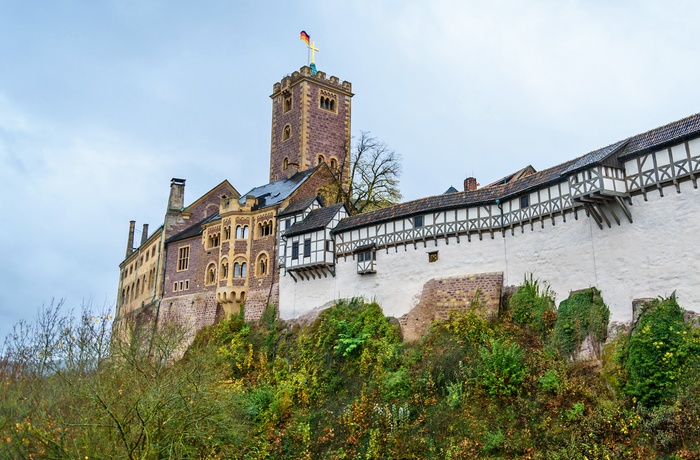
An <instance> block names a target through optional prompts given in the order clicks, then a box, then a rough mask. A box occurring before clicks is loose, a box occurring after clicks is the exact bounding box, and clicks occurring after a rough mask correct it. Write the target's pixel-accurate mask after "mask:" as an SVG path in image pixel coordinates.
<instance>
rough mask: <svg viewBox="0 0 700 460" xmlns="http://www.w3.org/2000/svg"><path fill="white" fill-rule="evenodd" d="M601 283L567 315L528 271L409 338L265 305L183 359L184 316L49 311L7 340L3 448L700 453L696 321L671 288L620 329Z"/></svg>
mask: <svg viewBox="0 0 700 460" xmlns="http://www.w3.org/2000/svg"><path fill="white" fill-rule="evenodd" d="M603 294H604V293H603ZM603 294H601V293H600V292H599V291H597V290H596V289H595V288H590V289H587V290H584V291H579V292H575V293H572V294H571V295H570V296H569V298H568V299H566V300H564V301H563V302H561V304H560V306H559V308H558V310H557V309H556V308H555V302H554V298H553V295H552V293H551V292H549V290H548V289H547V287H546V286H543V285H541V284H540V283H538V282H537V281H536V280H533V279H532V278H530V279H527V280H525V282H524V283H523V285H522V286H520V288H519V289H518V290H517V292H515V294H514V295H513V296H512V297H511V298H510V301H509V308H508V311H505V312H501V314H500V315H499V316H498V317H489V316H488V315H485V314H484V312H483V311H482V310H481V308H480V305H479V304H478V301H476V302H474V305H473V306H472V308H471V309H470V310H467V311H462V312H453V313H452V315H451V316H450V318H449V320H446V321H442V322H436V323H434V324H433V325H432V327H431V329H430V331H429V333H428V334H427V335H426V336H425V337H424V338H423V339H422V340H421V341H420V342H416V343H402V342H401V336H400V329H399V327H398V325H397V324H396V322H395V321H394V320H390V319H387V318H386V317H384V315H383V314H382V311H381V309H380V307H379V306H378V305H377V304H374V303H366V302H364V301H362V300H361V299H354V300H352V301H347V302H338V304H337V305H336V306H334V307H332V308H330V309H328V310H325V311H324V312H322V313H321V315H320V316H319V317H318V319H317V320H315V321H314V322H313V323H312V324H310V325H309V326H306V327H300V326H298V325H289V324H285V323H283V322H281V321H279V320H277V315H276V312H275V311H274V309H273V308H269V309H268V311H267V312H266V313H265V316H264V317H263V318H262V320H261V321H260V322H259V323H257V324H249V323H245V322H244V321H243V320H242V317H241V316H232V317H231V318H229V319H227V320H225V321H222V322H220V323H218V324H216V325H214V326H212V327H209V328H207V329H205V330H202V331H201V332H200V333H199V334H198V335H197V337H196V339H195V342H194V344H193V345H192V346H191V347H190V348H189V350H188V351H187V353H186V354H185V356H184V358H183V359H182V360H179V361H177V362H174V363H173V360H172V356H173V354H174V353H176V352H177V350H178V349H180V348H179V347H181V345H182V340H183V338H184V334H183V331H180V330H178V329H177V328H171V327H166V326H161V328H160V330H159V332H158V333H157V334H152V331H150V330H127V329H128V328H124V329H122V330H121V331H120V333H119V334H118V336H119V338H120V340H117V338H116V337H115V338H113V339H112V340H110V337H109V318H108V317H107V316H105V315H95V314H91V313H90V312H84V313H83V314H82V315H80V316H78V317H75V318H74V317H72V316H71V315H68V316H65V317H64V316H61V314H60V311H61V309H59V308H53V307H51V308H47V309H44V310H42V312H41V313H40V314H39V316H38V319H37V322H36V323H35V324H20V325H18V326H17V327H16V328H15V330H14V334H12V335H11V336H10V337H9V338H8V341H7V343H6V345H5V348H4V350H3V361H2V368H0V369H1V374H0V377H1V382H0V385H1V387H0V457H1V458H18V459H19V458H22V459H25V458H74V459H78V458H80V459H92V458H130V459H137V458H138V459H160V458H240V459H267V458H280V459H304V458H309V459H424V458H436V459H471V458H531V459H538V458H543V459H544V458H546V459H598V458H600V459H619V458H669V459H681V458H683V459H691V458H700V434H699V433H700V368H699V365H700V332H699V330H698V329H695V328H693V327H691V326H692V325H691V324H689V323H686V322H685V321H684V312H683V310H682V309H681V308H680V307H679V305H678V303H677V301H676V299H675V297H674V296H671V297H669V298H659V299H657V300H655V301H653V302H651V303H650V304H648V305H647V306H646V307H645V309H644V311H643V312H642V314H641V316H640V318H639V320H638V321H637V323H636V324H635V325H634V326H633V327H632V328H631V330H630V331H621V332H620V333H619V334H617V335H616V336H615V338H613V339H612V340H609V339H608V338H607V330H608V319H609V311H608V308H607V307H606V306H605V303H604V301H603V297H602V295H603ZM606 342H607V343H606ZM603 343H606V344H605V345H602V344H603ZM582 350H585V351H584V352H582Z"/></svg>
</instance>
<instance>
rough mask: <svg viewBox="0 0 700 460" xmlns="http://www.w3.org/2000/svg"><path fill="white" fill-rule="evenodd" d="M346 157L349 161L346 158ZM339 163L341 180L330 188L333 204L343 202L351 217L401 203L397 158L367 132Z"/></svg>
mask: <svg viewBox="0 0 700 460" xmlns="http://www.w3.org/2000/svg"><path fill="white" fill-rule="evenodd" d="M348 157H349V158H348ZM345 161H349V162H350V164H349V165H346V164H341V165H340V169H339V171H347V173H348V174H349V177H341V178H340V181H339V183H338V184H337V185H336V188H335V189H334V192H335V195H336V200H335V201H336V202H344V203H345V204H346V206H347V207H348V209H349V210H350V212H351V213H352V214H359V213H363V212H367V211H373V210H375V209H380V208H385V207H387V206H391V205H394V204H396V203H398V202H399V200H401V192H400V191H399V176H400V175H401V156H400V155H399V154H398V153H396V152H395V151H394V150H392V149H391V148H389V146H388V145H386V144H385V143H384V142H382V141H380V140H379V139H377V138H376V137H373V136H372V135H371V133H369V132H368V131H361V133H360V138H359V139H357V142H356V144H355V148H354V149H352V150H351V152H350V155H346V160H345Z"/></svg>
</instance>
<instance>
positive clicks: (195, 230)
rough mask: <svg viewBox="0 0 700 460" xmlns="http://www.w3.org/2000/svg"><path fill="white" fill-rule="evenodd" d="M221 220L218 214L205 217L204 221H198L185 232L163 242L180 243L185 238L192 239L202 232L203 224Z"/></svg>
mask: <svg viewBox="0 0 700 460" xmlns="http://www.w3.org/2000/svg"><path fill="white" fill-rule="evenodd" d="M218 219H221V216H220V215H219V213H218V212H216V213H214V214H212V215H211V216H208V217H205V218H204V219H202V220H200V221H199V222H197V223H196V224H193V225H191V226H189V227H188V228H186V229H185V230H183V231H181V232H180V233H177V234H175V235H173V236H171V237H170V238H168V239H167V240H165V243H166V244H167V243H172V242H175V241H180V240H186V239H187V238H192V237H195V236H200V235H201V234H202V232H203V231H204V224H207V223H209V222H213V221H215V220H218Z"/></svg>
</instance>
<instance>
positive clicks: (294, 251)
mask: <svg viewBox="0 0 700 460" xmlns="http://www.w3.org/2000/svg"><path fill="white" fill-rule="evenodd" d="M297 259H299V242H298V241H295V242H293V243H292V260H297Z"/></svg>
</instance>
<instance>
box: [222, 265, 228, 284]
mask: <svg viewBox="0 0 700 460" xmlns="http://www.w3.org/2000/svg"><path fill="white" fill-rule="evenodd" d="M226 278H228V262H227V261H224V262H222V263H221V279H222V280H225V279H226Z"/></svg>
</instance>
